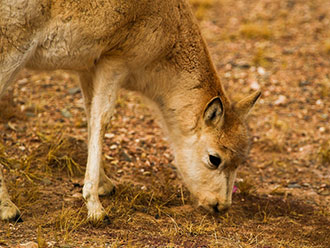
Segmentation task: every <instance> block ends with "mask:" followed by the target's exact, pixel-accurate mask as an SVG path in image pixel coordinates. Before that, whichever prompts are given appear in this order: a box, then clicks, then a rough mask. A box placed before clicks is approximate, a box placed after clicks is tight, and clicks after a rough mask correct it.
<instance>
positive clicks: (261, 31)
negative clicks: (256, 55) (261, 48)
mask: <svg viewBox="0 0 330 248" xmlns="http://www.w3.org/2000/svg"><path fill="white" fill-rule="evenodd" d="M239 33H240V34H241V35H242V36H243V37H246V38H249V39H270V38H272V36H273V33H272V31H271V29H270V28H269V27H268V26H267V25H262V24H256V23H247V24H243V25H241V27H240V29H239Z"/></svg>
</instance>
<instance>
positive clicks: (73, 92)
mask: <svg viewBox="0 0 330 248" xmlns="http://www.w3.org/2000/svg"><path fill="white" fill-rule="evenodd" d="M68 92H69V94H71V95H74V94H77V93H79V92H80V88H79V87H74V88H71V89H69V90H68Z"/></svg>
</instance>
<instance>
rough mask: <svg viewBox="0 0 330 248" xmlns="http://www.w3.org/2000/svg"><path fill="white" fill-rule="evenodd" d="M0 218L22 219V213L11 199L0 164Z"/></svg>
mask: <svg viewBox="0 0 330 248" xmlns="http://www.w3.org/2000/svg"><path fill="white" fill-rule="evenodd" d="M0 219H1V220H9V221H18V222H20V221H22V219H21V213H20V211H19V210H18V208H17V207H16V206H15V204H14V203H13V202H12V201H11V200H10V198H9V195H8V191H7V187H6V185H5V180H4V177H3V174H2V165H0Z"/></svg>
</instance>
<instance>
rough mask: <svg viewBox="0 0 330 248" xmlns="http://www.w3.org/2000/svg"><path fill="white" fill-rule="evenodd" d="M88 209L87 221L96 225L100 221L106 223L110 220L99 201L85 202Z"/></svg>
mask: <svg viewBox="0 0 330 248" xmlns="http://www.w3.org/2000/svg"><path fill="white" fill-rule="evenodd" d="M87 209H88V218H87V219H88V221H89V222H91V223H93V224H95V225H98V224H101V223H106V224H108V223H109V222H110V219H109V217H108V216H107V214H106V212H105V210H104V208H103V207H102V205H101V203H100V202H99V201H97V202H87Z"/></svg>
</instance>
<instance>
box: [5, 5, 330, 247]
mask: <svg viewBox="0 0 330 248" xmlns="http://www.w3.org/2000/svg"><path fill="white" fill-rule="evenodd" d="M191 2H192V3H193V8H194V11H195V14H196V16H197V18H198V20H199V22H200V26H201V30H202V33H203V35H204V37H205V40H206V42H207V43H208V46H209V49H210V53H211V55H212V58H213V61H214V63H215V66H216V68H217V70H218V72H219V75H220V78H221V79H222V83H223V85H224V87H225V89H226V90H227V92H228V95H229V96H230V97H231V98H232V99H233V100H237V99H240V98H241V97H243V96H245V95H248V94H249V93H251V92H252V91H253V90H256V89H260V90H261V91H262V92H263V95H262V98H261V99H260V100H259V101H258V103H257V105H256V107H255V109H254V110H253V112H252V114H251V116H250V119H249V127H250V131H251V134H252V137H251V141H252V149H251V152H250V156H249V158H248V161H247V162H248V163H247V165H245V166H242V167H241V168H240V169H239V172H238V175H237V180H236V185H237V187H238V191H237V192H236V193H234V195H233V206H232V208H231V209H230V210H229V212H228V213H227V214H225V215H222V216H216V215H211V214H208V213H206V212H204V211H203V210H201V209H196V208H194V201H193V199H192V198H191V196H190V194H189V192H188V191H187V189H186V188H185V187H184V186H182V184H181V180H180V179H179V178H178V176H177V174H176V170H175V166H174V162H173V156H172V153H171V151H170V150H169V147H168V144H167V142H166V139H165V138H164V136H163V135H162V133H161V130H160V128H159V126H158V125H157V122H156V121H155V120H154V117H153V116H152V113H151V111H149V109H148V108H147V105H146V104H145V103H144V102H143V101H142V99H141V98H140V97H139V96H138V95H135V94H134V93H131V92H125V91H123V92H121V94H120V96H119V98H118V100H117V104H116V111H115V114H114V117H113V118H112V120H111V123H110V125H109V128H108V131H107V134H106V137H105V145H104V154H105V164H106V171H107V174H108V175H109V176H110V177H111V178H112V179H114V181H115V182H116V184H117V191H116V193H115V195H113V196H109V197H103V198H102V203H103V205H104V206H105V207H106V210H107V212H108V214H109V216H110V219H111V223H110V224H100V225H96V226H94V225H92V224H90V223H88V222H86V220H85V217H86V209H85V206H84V202H83V200H82V196H81V189H82V178H83V171H84V166H85V164H86V157H87V146H86V140H87V126H86V118H85V114H84V110H83V102H82V98H81V92H80V90H79V88H78V83H77V80H76V78H75V77H74V76H73V75H71V74H69V73H67V72H63V71H57V72H32V71H24V72H22V73H21V74H20V76H19V78H18V79H17V80H16V83H15V84H14V85H13V87H12V88H10V89H9V91H8V92H7V93H6V95H5V96H4V97H3V98H2V100H1V101H0V142H1V143H0V162H1V164H3V165H4V166H5V170H4V174H5V177H6V182H7V185H8V188H9V192H10V195H11V196H12V199H13V201H14V202H15V203H16V204H17V206H18V207H19V208H20V209H21V211H22V218H23V219H24V222H22V223H5V222H1V223H0V247H24V246H23V245H22V244H24V243H27V242H29V241H32V242H35V243H37V244H38V245H39V247H67V248H69V247H234V248H236V247H260V248H275V247H276V248H280V247H306V248H309V247H319V248H327V247H330V245H329V244H330V235H329V234H330V207H329V206H330V169H329V164H330V141H329V140H330V125H329V120H330V101H329V100H330V28H329V27H330V2H329V1H322V0H314V1H303V0H260V1H253V0H235V1H234V0H213V1H212V0H191Z"/></svg>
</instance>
